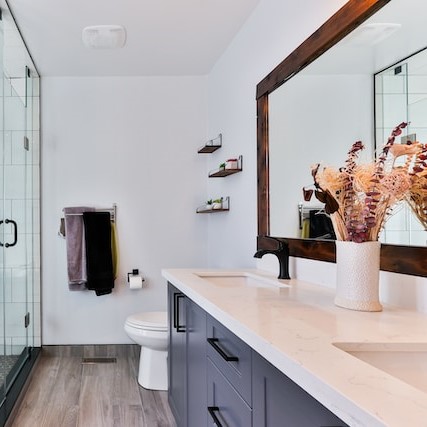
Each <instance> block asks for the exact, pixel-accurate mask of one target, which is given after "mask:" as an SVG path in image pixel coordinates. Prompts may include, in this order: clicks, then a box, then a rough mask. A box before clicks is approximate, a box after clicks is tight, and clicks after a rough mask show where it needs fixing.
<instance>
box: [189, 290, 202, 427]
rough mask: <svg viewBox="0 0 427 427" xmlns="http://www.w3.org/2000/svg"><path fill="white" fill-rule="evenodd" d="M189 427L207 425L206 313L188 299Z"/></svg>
mask: <svg viewBox="0 0 427 427" xmlns="http://www.w3.org/2000/svg"><path fill="white" fill-rule="evenodd" d="M186 316H187V321H186V331H187V426H188V427H201V426H205V425H206V423H207V411H206V407H207V382H206V312H205V311H204V310H202V309H201V308H200V307H199V306H198V305H197V304H195V303H194V302H193V301H191V300H190V299H188V298H187V299H186Z"/></svg>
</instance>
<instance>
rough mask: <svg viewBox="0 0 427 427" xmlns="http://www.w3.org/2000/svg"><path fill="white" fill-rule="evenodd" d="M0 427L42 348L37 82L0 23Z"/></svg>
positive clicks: (14, 36) (20, 45) (12, 34)
mask: <svg viewBox="0 0 427 427" xmlns="http://www.w3.org/2000/svg"><path fill="white" fill-rule="evenodd" d="M0 71H1V75H2V82H1V84H0V394H1V396H0V426H1V425H3V424H4V422H5V420H6V418H7V417H8V414H9V413H10V410H11V408H12V406H13V403H14V401H15V398H16V396H17V395H18V393H19V388H20V387H21V386H22V385H23V383H24V381H25V377H26V375H28V372H29V369H30V368H31V366H32V364H33V363H34V360H35V355H36V354H37V353H38V352H37V351H36V349H37V347H40V345H41V343H40V341H41V340H40V279H39V278H40V243H39V242H40V228H39V220H40V218H39V170H40V162H39V141H40V135H39V131H40V129H39V77H38V75H37V72H36V70H35V67H34V65H33V63H32V61H31V57H30V56H29V54H28V52H27V50H26V47H25V44H24V42H23V40H22V38H21V36H20V33H19V31H18V29H17V27H16V24H15V22H14V19H13V17H12V15H11V13H10V11H9V10H8V9H2V14H1V20H0Z"/></svg>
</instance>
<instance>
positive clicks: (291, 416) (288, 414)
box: [252, 351, 347, 427]
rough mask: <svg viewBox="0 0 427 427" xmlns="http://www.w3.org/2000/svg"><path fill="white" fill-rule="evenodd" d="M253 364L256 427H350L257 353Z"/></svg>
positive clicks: (253, 400) (254, 422)
mask: <svg viewBox="0 0 427 427" xmlns="http://www.w3.org/2000/svg"><path fill="white" fill-rule="evenodd" d="M252 365H253V371H252V374H253V376H252V381H253V382H252V402H253V405H252V411H253V412H252V414H253V426H254V427H255V426H256V427H283V426H292V427H321V426H328V427H338V426H340V427H341V426H347V424H345V423H344V422H343V421H342V420H340V419H339V418H338V417H337V416H336V415H334V414H333V413H332V412H330V411H329V410H328V409H327V408H325V407H324V406H323V405H322V404H321V403H320V402H318V401H317V400H316V399H314V398H313V397H312V396H310V395H309V394H308V393H307V392H306V391H305V390H303V389H302V388H301V387H299V386H298V385H297V384H295V383H294V382H293V381H292V380H290V379H289V378H288V377H287V376H286V375H284V374H283V373H282V372H280V371H279V370H278V369H277V368H275V367H274V366H273V365H272V364H271V363H269V362H267V361H266V360H265V359H264V358H263V357H261V356H260V355H259V354H258V353H256V352H255V351H254V352H253V357H252Z"/></svg>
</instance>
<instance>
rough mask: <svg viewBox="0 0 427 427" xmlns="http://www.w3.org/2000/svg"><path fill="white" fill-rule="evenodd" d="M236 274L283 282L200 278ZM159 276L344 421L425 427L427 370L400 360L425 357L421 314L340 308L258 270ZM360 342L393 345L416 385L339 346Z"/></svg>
mask: <svg viewBox="0 0 427 427" xmlns="http://www.w3.org/2000/svg"><path fill="white" fill-rule="evenodd" d="M243 271H244V272H248V273H249V274H255V275H257V276H262V277H264V278H265V279H266V280H271V281H272V283H273V282H276V283H277V282H281V283H282V284H286V285H289V286H288V287H282V288H279V287H276V286H266V287H252V286H227V285H226V284H225V285H224V283H223V284H222V285H221V286H219V285H215V284H213V283H212V282H211V281H210V280H208V278H205V277H200V276H204V275H206V274H207V275H209V274H211V275H214V276H215V275H229V274H231V275H233V274H234V275H236V274H237V275H238V274H240V272H243ZM162 275H163V277H164V278H165V279H167V280H168V281H169V282H171V283H172V284H173V285H174V286H176V287H177V288H178V289H180V290H181V291H182V292H183V293H185V294H186V295H187V296H188V297H189V298H191V299H192V300H193V301H194V302H195V303H196V304H198V305H199V306H200V307H202V308H203V309H204V310H206V311H207V312H208V313H209V314H210V315H211V316H213V317H214V318H216V319H217V320H218V321H220V322H221V323H222V324H223V325H224V326H226V327H227V328H228V329H230V330H231V331H232V332H233V333H234V334H236V335H237V336H238V337H240V338H241V339H242V340H243V341H245V342H246V343H248V344H249V345H250V346H251V347H252V348H253V349H254V350H255V351H257V352H258V353H259V354H261V355H262V356H263V357H264V358H265V359H267V360H268V361H269V362H270V363H272V364H273V365H274V366H276V367H277V368H278V369H279V370H280V371H282V372H283V373H284V374H285V375H287V376H288V377H289V378H291V379H292V380H293V381H295V382H296V383H297V384H298V385H300V386H301V387H302V388H304V389H305V390H306V391H307V392H308V393H310V394H311V395H312V396H313V397H314V398H316V399H317V400H318V401H320V402H321V403H322V404H323V405H324V406H326V407H327V408H328V409H330V410H331V411H332V412H334V413H335V414H336V415H337V416H339V417H340V418H341V419H342V420H344V421H345V422H346V423H348V424H349V425H351V426H369V427H374V426H396V427H402V426H411V427H416V426H424V427H425V426H427V372H426V369H425V368H424V371H423V369H422V367H421V368H418V367H416V366H415V365H414V364H413V363H412V362H411V360H412V359H411V358H410V357H408V359H407V361H408V362H407V363H405V360H406V357H405V351H406V350H408V349H410V350H418V351H421V353H419V354H420V355H421V356H422V355H423V354H425V355H427V315H425V314H421V313H417V312H413V311H407V310H402V309H399V308H396V307H389V306H384V310H383V311H382V312H378V313H366V312H358V311H352V310H347V309H343V308H339V307H336V306H335V305H334V291H333V290H331V289H328V288H325V287H322V286H318V285H314V284H310V283H307V282H303V281H300V280H281V281H277V280H276V279H275V278H274V276H272V275H271V274H269V273H266V272H263V271H260V270H239V271H237V270H197V269H164V270H163V271H162ZM199 275H200V276H199ZM364 346H367V347H369V346H374V347H372V348H376V349H377V350H378V349H380V350H390V349H394V350H399V351H400V352H401V356H402V361H403V370H405V369H409V370H411V369H414V373H415V376H416V377H417V380H418V382H419V384H418V385H416V386H413V385H410V384H409V382H407V381H406V380H405V381H404V380H400V379H398V378H397V376H396V374H395V373H393V375H392V374H389V373H387V372H385V371H384V370H382V369H379V368H376V367H374V366H372V365H371V364H370V363H366V362H364V361H362V360H360V359H359V358H357V357H354V356H352V355H351V354H349V353H347V352H346V351H343V350H342V349H341V348H345V349H346V350H347V349H348V348H353V349H358V348H359V349H364V348H365V347H364ZM426 358H427V357H426ZM425 366H427V360H426V362H425ZM411 384H413V383H411ZM420 384H421V386H419V385H420Z"/></svg>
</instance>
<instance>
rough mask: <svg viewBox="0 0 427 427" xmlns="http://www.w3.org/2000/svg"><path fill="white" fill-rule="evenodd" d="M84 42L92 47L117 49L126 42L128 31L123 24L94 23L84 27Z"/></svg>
mask: <svg viewBox="0 0 427 427" xmlns="http://www.w3.org/2000/svg"><path fill="white" fill-rule="evenodd" d="M82 39H83V43H84V45H85V46H86V47H88V48H90V49H117V48H120V47H123V46H124V45H125V42H126V31H125V29H124V27H122V26H121V25H93V26H91V27H86V28H83V31H82Z"/></svg>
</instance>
